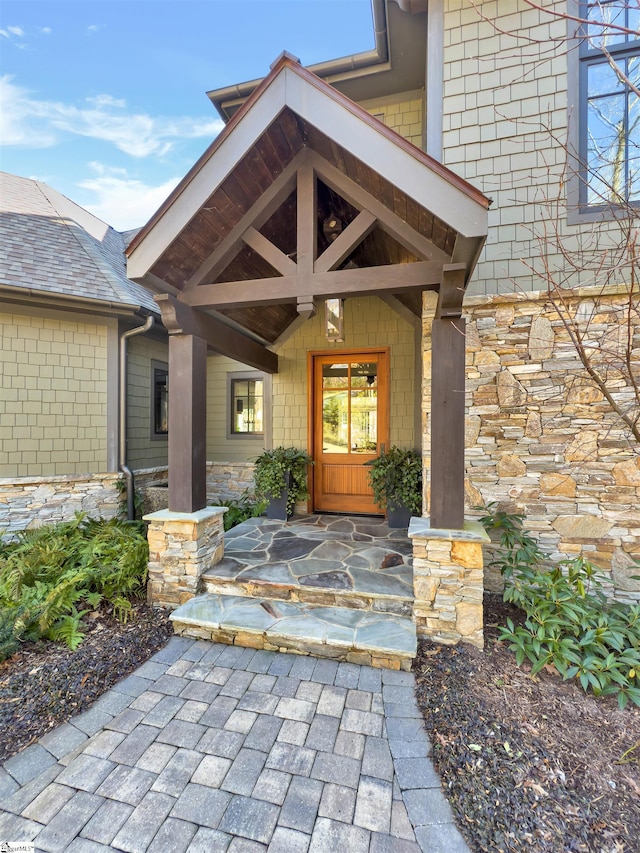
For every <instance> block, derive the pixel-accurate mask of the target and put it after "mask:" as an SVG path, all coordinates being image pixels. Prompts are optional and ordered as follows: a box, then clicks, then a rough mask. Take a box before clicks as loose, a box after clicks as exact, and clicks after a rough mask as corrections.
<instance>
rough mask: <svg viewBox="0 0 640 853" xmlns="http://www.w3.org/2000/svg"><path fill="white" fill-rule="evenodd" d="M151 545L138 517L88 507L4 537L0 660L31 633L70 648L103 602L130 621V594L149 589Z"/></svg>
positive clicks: (1, 545)
mask: <svg viewBox="0 0 640 853" xmlns="http://www.w3.org/2000/svg"><path fill="white" fill-rule="evenodd" d="M147 561H148V546H147V542H146V539H145V538H144V536H143V534H142V533H141V531H140V529H139V526H138V525H137V524H131V523H129V522H124V521H119V520H117V519H113V520H110V521H105V520H98V521H96V520H93V519H90V518H87V516H86V515H84V514H83V513H77V514H76V516H75V517H74V518H73V519H72V520H71V521H67V522H63V523H61V524H57V525H53V526H47V527H40V528H37V529H34V530H29V531H25V532H23V533H22V534H21V535H19V536H18V537H17V539H16V540H14V541H12V542H8V543H7V542H4V543H0V613H1V614H2V617H1V619H0V660H2V659H4V658H5V657H7V656H8V655H9V654H12V653H13V652H14V651H15V650H16V648H17V647H18V644H19V643H21V642H23V641H25V640H36V639H38V638H39V637H42V636H44V637H47V638H50V639H54V640H62V641H64V642H66V643H67V644H68V645H69V646H70V647H71V648H75V647H76V646H77V645H78V643H79V642H81V640H82V637H83V634H82V631H81V624H82V617H83V616H84V615H85V613H86V612H88V611H87V610H80V609H78V605H80V604H81V602H86V605H87V607H90V608H95V607H97V606H98V605H99V604H100V603H101V602H102V601H105V602H108V603H110V604H111V606H112V609H113V613H114V615H115V616H116V617H117V618H119V619H121V620H123V621H126V619H127V618H128V615H129V612H130V610H131V602H130V597H131V596H140V595H142V594H143V593H144V588H145V583H146V578H147Z"/></svg>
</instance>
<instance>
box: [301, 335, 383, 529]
mask: <svg viewBox="0 0 640 853" xmlns="http://www.w3.org/2000/svg"><path fill="white" fill-rule="evenodd" d="M310 378H311V384H312V393H311V413H310V414H311V423H312V445H313V450H312V455H313V458H314V460H315V465H314V469H313V509H314V510H315V511H316V512H344V513H363V514H373V515H380V514H382V510H381V509H380V507H379V506H378V505H377V504H376V503H374V500H373V493H372V491H371V487H370V486H369V480H368V476H367V472H368V469H367V468H366V466H365V463H366V462H368V461H369V460H370V459H375V457H376V456H378V455H379V454H380V451H381V450H383V449H384V448H385V447H386V446H388V441H389V438H388V432H389V396H388V395H389V352H388V350H387V349H376V350H362V351H358V352H354V351H352V350H349V351H348V352H345V351H342V352H338V351H332V352H331V353H330V354H313V355H312V369H311V377H310Z"/></svg>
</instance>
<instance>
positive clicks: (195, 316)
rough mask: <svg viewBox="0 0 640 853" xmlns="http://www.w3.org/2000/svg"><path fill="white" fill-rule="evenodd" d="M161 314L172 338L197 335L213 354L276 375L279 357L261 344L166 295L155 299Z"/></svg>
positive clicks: (163, 294)
mask: <svg viewBox="0 0 640 853" xmlns="http://www.w3.org/2000/svg"><path fill="white" fill-rule="evenodd" d="M154 299H155V301H156V302H157V304H158V306H159V308H160V311H161V313H162V322H163V324H164V326H165V328H166V329H167V331H168V332H169V336H172V335H179V334H182V335H185V334H187V335H197V336H198V337H200V338H202V339H203V340H205V341H206V342H207V344H208V346H209V347H210V349H212V350H213V351H214V352H218V353H220V354H221V355H226V356H228V357H229V358H233V359H235V360H236V361H239V362H241V363H242V364H246V365H248V366H249V367H255V368H256V370H263V371H264V372H265V373H277V372H278V356H277V355H276V354H275V353H274V352H271V350H268V349H266V348H265V347H263V346H262V345H261V344H259V343H257V342H256V341H254V340H252V339H251V338H248V337H246V336H245V335H243V334H241V333H240V332H237V331H236V330H235V329H231V328H230V327H229V326H226V325H225V324H224V323H222V322H221V321H220V320H217V319H216V318H215V317H210V316H209V315H208V314H204V313H203V312H202V311H197V310H194V309H193V308H190V307H189V306H188V305H186V304H185V303H184V302H181V301H180V300H178V299H176V297H175V296H171V295H170V294H168V293H162V294H158V295H157V296H155V297H154Z"/></svg>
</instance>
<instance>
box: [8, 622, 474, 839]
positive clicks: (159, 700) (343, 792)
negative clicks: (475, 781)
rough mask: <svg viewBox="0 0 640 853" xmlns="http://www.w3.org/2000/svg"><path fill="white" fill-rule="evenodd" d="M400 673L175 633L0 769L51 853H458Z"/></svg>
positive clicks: (28, 824) (16, 830)
mask: <svg viewBox="0 0 640 853" xmlns="http://www.w3.org/2000/svg"><path fill="white" fill-rule="evenodd" d="M429 751H430V745H429V740H428V738H427V736H426V734H425V732H424V728H423V725H422V719H421V716H420V712H419V709H418V707H417V705H416V701H415V697H414V679H413V675H412V674H411V673H405V672H397V671H391V670H380V669H373V668H371V667H367V666H358V665H356V664H350V663H337V662H336V661H331V660H323V659H317V658H314V657H302V656H298V655H291V654H278V653H274V652H266V651H256V650H254V649H243V648H239V647H237V646H224V645H220V644H216V643H210V642H205V641H194V640H189V639H186V638H181V637H173V638H172V639H171V640H170V641H169V643H168V644H167V646H165V648H164V649H162V650H161V651H159V652H158V653H157V654H155V655H154V656H153V657H152V658H151V659H150V660H149V661H148V662H147V663H145V664H143V665H142V666H141V667H140V668H139V669H137V670H136V672H135V673H133V674H132V675H130V676H128V677H127V678H125V679H124V680H123V681H121V682H119V683H118V684H117V685H116V686H115V687H113V688H112V689H111V690H109V691H108V692H107V693H105V694H104V695H103V696H102V697H101V698H100V699H99V700H98V701H97V702H96V703H95V704H94V705H93V706H92V707H91V708H90V709H89V710H88V711H86V712H84V713H83V714H80V715H79V716H77V717H74V718H73V719H72V720H71V722H70V723H66V724H64V725H62V726H60V727H58V728H57V729H55V730H54V731H52V732H51V733H49V734H47V735H46V736H45V737H43V738H42V739H41V740H40V741H39V742H38V743H37V744H33V745H32V746H30V747H28V748H27V749H26V750H24V751H23V752H21V753H19V754H18V755H16V756H14V757H13V758H11V759H9V760H8V761H7V762H6V763H5V765H4V768H0V802H1V803H2V809H1V810H0V843H2V842H5V841H11V842H18V841H23V842H24V841H33V842H34V843H35V849H36V850H42V851H51V853H62V851H69V853H94V852H95V853H98V851H105V850H123V851H129V853H143V851H150V853H151V851H153V853H159V852H160V851H167V853H180V852H181V851H191V852H192V853H197V851H203V853H217V851H233V853H240V851H246V853H249V851H251V853H254V851H256V852H257V851H264V850H268V851H271V853H276V851H279V853H298V851H312V853H342V851H349V853H365V851H369V853H405V851H406V853H411V851H416V853H418V851H420V850H423V851H429V853H468V848H467V846H466V844H465V842H464V841H463V839H462V836H461V835H460V834H459V832H458V830H457V828H456V827H455V825H454V823H453V820H452V814H451V811H450V808H449V805H448V803H447V801H446V799H445V797H444V795H443V793H442V790H441V786H440V780H439V778H438V776H437V775H436V773H435V771H434V769H433V766H432V764H431V761H430V760H429V757H428V756H429Z"/></svg>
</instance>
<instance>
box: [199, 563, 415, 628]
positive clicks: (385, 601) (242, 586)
mask: <svg viewBox="0 0 640 853" xmlns="http://www.w3.org/2000/svg"><path fill="white" fill-rule="evenodd" d="M201 582H202V587H203V588H202V590H201V591H202V592H208V593H214V594H216V595H238V596H241V597H247V598H271V599H274V600H278V601H295V602H303V603H305V604H314V605H320V606H323V607H346V608H348V609H351V610H371V611H374V612H377V613H393V614H395V615H396V616H405V617H407V618H409V619H410V618H411V617H412V615H413V600H412V599H409V598H400V597H399V596H383V595H374V594H371V593H366V592H359V591H356V590H348V591H342V590H336V589H322V588H320V587H312V586H293V585H290V584H277V583H270V582H268V581H258V580H252V581H247V582H244V583H243V582H238V581H237V580H232V579H229V578H221V577H216V576H215V574H212V573H208V574H205V575H203V576H202V578H201Z"/></svg>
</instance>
